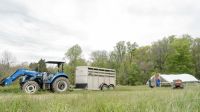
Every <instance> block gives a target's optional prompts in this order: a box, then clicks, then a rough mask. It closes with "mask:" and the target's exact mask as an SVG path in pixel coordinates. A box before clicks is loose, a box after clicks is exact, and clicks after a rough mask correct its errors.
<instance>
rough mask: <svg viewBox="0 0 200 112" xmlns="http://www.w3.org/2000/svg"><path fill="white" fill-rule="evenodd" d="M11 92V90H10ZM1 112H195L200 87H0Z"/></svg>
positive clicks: (199, 105) (199, 95)
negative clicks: (60, 90)
mask: <svg viewBox="0 0 200 112" xmlns="http://www.w3.org/2000/svg"><path fill="white" fill-rule="evenodd" d="M13 91H14V92H13ZM0 111H2V112H199V111H200V87H199V86H187V87H186V88H185V89H183V90H172V89H171V88H154V89H150V88H147V87H146V86H135V87H131V86H130V87H128V86H126V87H117V89H116V90H114V91H104V92H103V91H86V90H74V91H72V92H66V93H63V94H56V93H50V92H39V93H38V94H35V95H27V94H25V93H22V92H20V90H19V89H18V87H16V86H14V87H9V88H0Z"/></svg>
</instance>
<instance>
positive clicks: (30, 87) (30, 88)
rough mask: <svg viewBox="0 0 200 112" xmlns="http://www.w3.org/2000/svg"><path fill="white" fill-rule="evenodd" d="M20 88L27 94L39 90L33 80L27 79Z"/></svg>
mask: <svg viewBox="0 0 200 112" xmlns="http://www.w3.org/2000/svg"><path fill="white" fill-rule="evenodd" d="M21 87H22V90H23V91H24V92H25V93H28V94H34V93H36V92H37V91H38V90H39V88H40V87H39V85H38V83H37V82H35V81H27V82H25V83H24V84H23V85H22V86H21Z"/></svg>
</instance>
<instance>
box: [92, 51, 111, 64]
mask: <svg viewBox="0 0 200 112" xmlns="http://www.w3.org/2000/svg"><path fill="white" fill-rule="evenodd" d="M91 60H92V64H91V65H92V66H97V67H104V68H108V67H109V65H108V53H107V51H105V50H103V51H94V52H92V53H91Z"/></svg>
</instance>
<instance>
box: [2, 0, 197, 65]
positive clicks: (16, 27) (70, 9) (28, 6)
mask: <svg viewBox="0 0 200 112" xmlns="http://www.w3.org/2000/svg"><path fill="white" fill-rule="evenodd" d="M199 4H200V1H199V0H0V52H3V51H5V50H6V51H9V52H11V53H12V54H13V55H14V56H15V57H16V58H17V61H18V62H34V61H38V60H39V59H41V58H43V59H46V60H62V59H63V57H64V54H65V52H66V51H67V50H68V49H69V48H70V47H71V46H73V45H75V44H79V45H80V46H81V47H82V50H83V55H82V56H83V58H86V59H90V57H89V56H90V54H91V52H92V51H95V50H107V51H111V50H113V47H114V46H115V44H116V43H117V42H118V41H131V42H136V43H137V44H138V45H139V46H145V45H150V44H151V43H152V42H154V41H157V40H159V39H162V38H163V37H166V36H170V35H182V34H189V35H191V36H193V37H200V34H199V32H200V22H199V20H200V7H199Z"/></svg>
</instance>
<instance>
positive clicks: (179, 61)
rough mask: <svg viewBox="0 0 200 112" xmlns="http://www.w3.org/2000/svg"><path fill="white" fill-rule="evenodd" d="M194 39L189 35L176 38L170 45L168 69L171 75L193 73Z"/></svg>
mask: <svg viewBox="0 0 200 112" xmlns="http://www.w3.org/2000/svg"><path fill="white" fill-rule="evenodd" d="M191 42H192V39H191V37H190V36H188V35H183V36H182V37H181V38H175V39H174V41H173V42H172V43H171V44H170V46H171V49H172V50H171V52H170V55H169V56H168V58H167V69H168V72H169V73H192V72H193V68H192V54H191V50H190V48H191Z"/></svg>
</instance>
